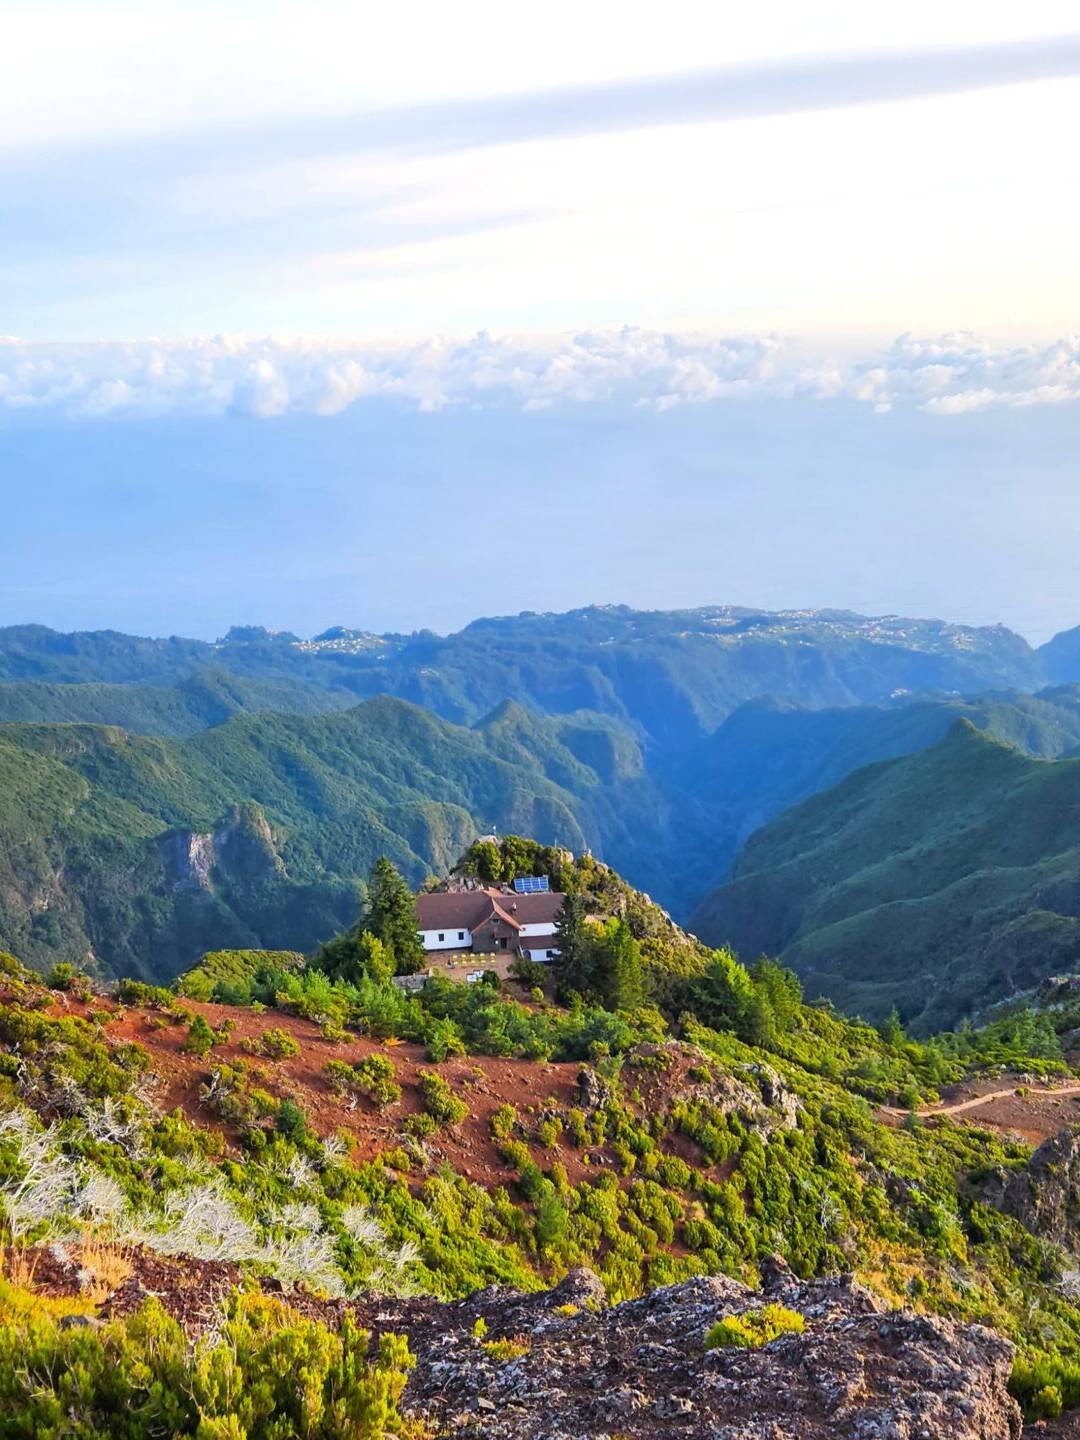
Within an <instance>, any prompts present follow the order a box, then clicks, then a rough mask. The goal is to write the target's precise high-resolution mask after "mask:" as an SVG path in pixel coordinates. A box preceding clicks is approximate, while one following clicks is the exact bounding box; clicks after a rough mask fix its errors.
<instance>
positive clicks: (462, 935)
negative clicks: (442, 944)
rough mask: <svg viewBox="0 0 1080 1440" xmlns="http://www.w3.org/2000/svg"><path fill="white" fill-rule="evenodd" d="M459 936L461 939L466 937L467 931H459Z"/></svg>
mask: <svg viewBox="0 0 1080 1440" xmlns="http://www.w3.org/2000/svg"><path fill="white" fill-rule="evenodd" d="M457 938H458V939H459V940H464V939H465V931H464V930H459V931H458V932H457Z"/></svg>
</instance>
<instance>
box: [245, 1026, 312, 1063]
mask: <svg viewBox="0 0 1080 1440" xmlns="http://www.w3.org/2000/svg"><path fill="white" fill-rule="evenodd" d="M244 1049H245V1050H247V1051H248V1052H249V1054H252V1055H262V1056H265V1057H266V1058H267V1059H268V1060H287V1059H289V1058H290V1057H291V1056H293V1055H299V1054H300V1042H299V1041H298V1040H297V1039H296V1037H295V1036H294V1035H290V1034H289V1032H288V1030H283V1029H281V1028H280V1026H273V1027H271V1028H270V1029H269V1030H264V1031H263V1032H262V1034H261V1035H257V1036H255V1037H254V1038H253V1039H249V1040H245V1041H244Z"/></svg>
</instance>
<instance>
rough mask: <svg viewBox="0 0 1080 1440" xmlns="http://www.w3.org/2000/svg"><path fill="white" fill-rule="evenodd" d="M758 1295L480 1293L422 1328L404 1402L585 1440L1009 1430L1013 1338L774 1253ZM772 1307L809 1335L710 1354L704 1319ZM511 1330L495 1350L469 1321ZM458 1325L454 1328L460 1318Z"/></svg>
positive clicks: (494, 1433) (736, 1291) (464, 1427)
mask: <svg viewBox="0 0 1080 1440" xmlns="http://www.w3.org/2000/svg"><path fill="white" fill-rule="evenodd" d="M765 1278H766V1290H765V1293H764V1295H762V1294H760V1293H755V1292H753V1291H750V1290H748V1289H747V1288H746V1287H745V1286H743V1285H740V1284H739V1283H737V1282H736V1281H733V1280H728V1279H723V1278H698V1279H695V1280H689V1281H686V1282H684V1283H683V1284H680V1285H673V1286H669V1287H667V1288H665V1289H661V1290H656V1291H654V1292H653V1293H652V1294H650V1295H647V1296H645V1297H644V1298H642V1299H640V1300H632V1301H628V1302H626V1303H624V1304H621V1305H616V1306H614V1307H611V1308H607V1307H605V1306H604V1305H603V1302H602V1293H601V1291H600V1289H599V1285H598V1282H596V1281H595V1278H594V1277H591V1276H590V1275H588V1272H575V1274H574V1275H572V1276H570V1277H568V1278H567V1280H566V1281H564V1282H563V1285H562V1286H560V1287H557V1288H556V1289H555V1290H554V1291H551V1292H549V1293H548V1294H546V1295H537V1296H521V1295H514V1294H513V1293H512V1292H509V1293H508V1292H506V1291H504V1290H500V1289H494V1290H488V1291H481V1292H480V1293H479V1294H477V1295H475V1296H472V1297H471V1298H470V1299H469V1300H467V1301H462V1302H460V1303H459V1304H457V1305H452V1306H447V1307H445V1310H444V1324H443V1328H442V1330H441V1333H438V1334H436V1335H434V1336H433V1337H432V1338H431V1340H430V1341H429V1342H428V1343H425V1341H424V1338H423V1337H422V1336H414V1341H413V1343H414V1345H416V1348H417V1350H418V1355H419V1364H418V1365H417V1368H416V1370H415V1372H414V1374H413V1377H412V1379H411V1380H410V1382H409V1386H408V1390H407V1391H406V1403H407V1405H408V1408H410V1409H412V1410H414V1411H419V1412H420V1413H421V1414H422V1415H424V1416H425V1417H426V1418H428V1419H429V1420H431V1421H432V1422H434V1424H435V1426H436V1429H437V1430H438V1433H440V1434H443V1435H447V1436H462V1437H474V1436H475V1437H481V1436H482V1437H483V1440H540V1437H544V1440H589V1437H597V1440H599V1437H602V1436H612V1435H620V1436H626V1437H639V1436H640V1437H645V1436H649V1437H652V1436H657V1435H673V1436H675V1435H678V1436H683V1437H686V1440H706V1437H708V1440H826V1437H828V1440H886V1437H888V1440H945V1437H948V1440H1015V1437H1017V1436H1019V1434H1020V1430H1021V1421H1020V1412H1019V1409H1018V1408H1017V1405H1016V1403H1015V1401H1013V1400H1012V1399H1011V1397H1010V1396H1009V1394H1008V1391H1007V1389H1006V1385H1007V1381H1008V1378H1009V1371H1010V1367H1011V1363H1012V1354H1013V1349H1012V1346H1011V1345H1010V1344H1009V1343H1008V1342H1007V1341H1005V1340H1003V1339H1002V1338H1001V1337H1000V1336H998V1335H996V1334H994V1333H993V1332H992V1331H989V1330H985V1329H983V1328H982V1327H980V1326H962V1325H955V1324H952V1323H950V1322H948V1321H945V1320H939V1319H936V1318H928V1317H925V1316H919V1315H914V1314H910V1313H906V1312H905V1313H898V1314H895V1313H894V1314H886V1313H882V1312H881V1311H880V1309H879V1307H878V1302H877V1301H875V1299H874V1298H873V1297H872V1296H871V1295H870V1293H869V1292H868V1291H866V1290H863V1289H862V1288H861V1287H860V1286H858V1285H856V1284H854V1283H853V1282H852V1281H851V1280H850V1279H838V1280H827V1281H818V1282H815V1283H810V1284H804V1283H801V1282H799V1281H797V1280H796V1279H795V1278H794V1277H793V1276H792V1275H791V1272H790V1271H789V1270H788V1269H787V1267H786V1266H784V1265H783V1263H782V1262H777V1263H775V1264H773V1265H772V1266H771V1267H769V1266H767V1267H766V1277H765ZM763 1301H776V1302H778V1303H781V1304H783V1305H785V1306H788V1307H789V1308H791V1309H794V1310H797V1311H798V1312H799V1313H800V1314H801V1315H803V1316H804V1317H805V1321H806V1328H805V1331H804V1333H802V1334H801V1335H800V1334H791V1335H785V1336H782V1337H781V1338H780V1339H778V1340H775V1341H773V1342H772V1343H771V1344H769V1345H767V1346H764V1347H763V1348H761V1349H757V1350H753V1349H725V1348H719V1349H713V1350H706V1349H705V1346H704V1338H705V1334H706V1331H707V1330H708V1329H709V1327H710V1326H711V1325H713V1324H715V1322H716V1321H717V1320H719V1319H721V1318H722V1317H724V1316H727V1315H738V1314H740V1313H743V1312H745V1311H748V1310H753V1309H756V1308H758V1307H760V1306H761V1304H762V1303H763ZM477 1318H482V1319H484V1320H485V1322H486V1324H487V1327H488V1330H487V1335H488V1336H489V1337H494V1338H499V1337H507V1338H509V1337H513V1338H515V1339H516V1340H518V1342H519V1344H520V1346H521V1347H522V1351H523V1353H521V1354H520V1355H518V1356H517V1357H516V1358H512V1359H500V1358H499V1356H498V1355H497V1354H493V1353H492V1351H491V1350H490V1349H487V1348H485V1344H484V1342H482V1341H479V1340H477V1339H476V1338H474V1336H473V1335H472V1332H471V1328H468V1327H469V1324H470V1322H473V1321H474V1320H475V1319H477ZM455 1321H456V1323H455Z"/></svg>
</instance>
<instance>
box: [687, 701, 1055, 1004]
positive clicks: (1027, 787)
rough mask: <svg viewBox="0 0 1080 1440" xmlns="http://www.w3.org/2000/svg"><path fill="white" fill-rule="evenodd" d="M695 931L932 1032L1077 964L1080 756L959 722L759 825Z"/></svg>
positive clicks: (822, 990) (841, 998) (823, 990)
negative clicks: (1035, 751)
mask: <svg viewBox="0 0 1080 1440" xmlns="http://www.w3.org/2000/svg"><path fill="white" fill-rule="evenodd" d="M693 925H694V928H695V929H696V930H697V931H698V932H699V933H700V934H701V935H702V936H703V937H704V938H705V939H706V940H707V941H708V942H709V943H711V944H721V943H730V944H732V945H734V946H735V947H736V948H737V949H738V950H739V952H740V953H741V954H743V955H745V956H750V957H752V956H754V955H756V954H758V953H760V952H766V953H768V954H772V955H778V956H782V957H783V959H784V960H785V961H786V962H787V963H789V964H790V965H792V966H793V968H794V969H795V970H796V971H797V972H798V974H799V975H800V976H801V977H802V979H803V982H804V984H805V985H806V987H807V989H808V991H809V992H810V993H812V994H823V995H828V996H831V997H833V998H834V999H835V1000H836V1001H837V1002H838V1003H840V1004H842V1005H843V1006H844V1007H845V1008H847V1009H849V1010H856V1011H859V1012H861V1013H864V1014H867V1015H870V1016H882V1015H884V1014H886V1013H887V1012H888V1011H889V1009H890V1008H891V1007H892V1006H894V1005H895V1006H896V1007H897V1008H898V1010H899V1011H900V1013H901V1015H902V1016H904V1017H906V1018H907V1019H908V1020H909V1021H910V1022H911V1023H913V1024H915V1025H917V1026H919V1027H921V1028H922V1029H926V1028H928V1027H934V1026H937V1025H941V1024H947V1023H950V1022H954V1021H955V1020H957V1019H958V1018H960V1017H961V1016H963V1015H964V1014H966V1013H969V1012H970V1011H972V1010H977V1009H979V1008H980V1007H983V1006H986V1005H988V1004H991V1003H993V1002H995V1001H998V1000H1001V999H1003V998H1005V997H1007V996H1009V995H1012V994H1014V993H1016V992H1018V991H1022V990H1025V989H1029V988H1031V987H1032V986H1034V985H1036V984H1038V983H1039V981H1041V980H1042V979H1044V978H1045V977H1046V976H1048V975H1052V974H1054V973H1055V972H1058V971H1068V970H1071V969H1075V968H1077V966H1078V964H1080V760H1075V759H1064V760H1058V761H1053V762H1047V761H1039V760H1033V759H1031V758H1029V757H1028V756H1026V755H1024V754H1022V753H1021V752H1020V751H1019V750H1017V749H1015V748H1012V747H1010V746H1008V745H1006V744H1004V743H1002V742H1000V741H996V740H994V739H992V738H990V737H989V736H988V735H986V734H985V733H983V732H980V731H979V730H977V729H976V728H975V727H974V725H972V724H971V722H970V721H968V720H966V719H961V720H958V721H957V722H956V723H955V724H954V726H953V727H952V729H951V730H950V732H949V734H948V735H947V736H946V738H945V739H944V740H942V741H940V742H939V743H938V744H937V745H934V746H932V747H930V748H929V749H926V750H922V751H919V752H917V753H915V754H912V755H909V756H906V757H902V758H900V759H896V760H891V761H887V762H884V763H881V764H877V765H871V766H868V767H866V768H864V769H861V770H858V771H856V772H855V773H854V774H853V775H850V776H849V777H848V778H847V779H846V780H844V781H843V782H842V783H841V784H839V785H838V786H836V787H835V788H834V789H832V790H829V791H827V792H825V793H824V794H820V795H816V796H814V797H813V798H811V799H809V800H807V801H805V802H804V803H803V804H801V805H799V806H797V807H796V808H794V809H793V810H790V811H788V812H787V813H786V814H784V815H782V816H780V817H779V818H778V819H776V820H774V821H773V822H771V823H770V824H769V825H766V826H765V827H764V828H763V829H762V830H760V831H758V833H757V834H755V835H754V836H753V837H752V838H751V840H750V841H749V842H748V843H747V845H746V847H745V849H744V850H743V852H742V853H741V855H740V856H739V859H738V861H737V863H736V866H735V869H734V872H733V874H732V877H731V880H730V881H729V882H728V883H727V884H726V885H724V886H722V887H721V888H720V889H719V890H717V891H716V892H715V893H714V894H712V895H711V896H710V897H709V898H708V899H707V900H706V901H705V902H704V904H703V905H702V906H701V907H700V909H699V910H698V912H697V914H696V915H695V917H694V920H693Z"/></svg>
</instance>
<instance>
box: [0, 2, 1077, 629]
mask: <svg viewBox="0 0 1080 1440" xmlns="http://www.w3.org/2000/svg"><path fill="white" fill-rule="evenodd" d="M383 10H385V12H386V13H376V12H375V11H373V10H372V8H371V7H358V6H356V5H355V4H351V3H349V4H346V3H344V0H313V3H311V4H305V5H300V4H297V3H282V0H278V3H274V0H267V3H263V4H260V5H257V6H256V5H253V4H248V3H244V0H225V3H216V4H213V5H211V4H209V3H202V0H195V3H192V0H185V3H183V4H181V3H179V0H159V3H156V4H155V5H153V6H149V7H147V6H134V5H131V4H119V3H115V0H94V3H73V0H67V3H55V0H38V3H37V4H35V5H34V6H32V7H31V6H24V7H19V6H16V7H15V8H14V9H12V10H10V11H9V12H6V14H5V45H4V47H3V51H2V52H0V337H2V336H3V335H4V334H6V336H7V337H8V338H6V339H2V338H0V494H2V498H3V502H4V505H3V523H4V528H5V531H6V534H5V540H6V542H7V543H6V545H5V566H4V568H3V572H2V574H0V623H3V622H5V621H14V620H29V619H39V620H43V621H45V622H47V623H52V624H55V625H58V626H61V627H64V628H68V627H75V626H86V625H100V624H111V625H115V626H117V627H119V628H131V629H141V630H154V631H160V630H165V631H176V632H185V631H186V632H188V633H195V634H206V635H213V634H216V633H218V632H219V631H220V630H221V629H223V628H224V627H225V626H227V625H228V624H230V623H233V622H236V621H240V620H252V621H265V622H266V623H272V624H277V625H281V626H286V627H288V628H293V629H297V630H302V631H309V632H310V631H312V630H315V629H318V628H321V627H322V626H324V625H326V624H330V623H335V622H342V623H347V624H361V625H370V626H373V627H375V628H393V627H398V628H411V627H412V626H415V625H424V624H428V625H432V626H434V627H436V628H446V627H448V626H451V625H456V624H459V623H461V622H463V621H465V620H467V619H468V618H470V617H471V616H472V615H474V614H477V613H481V612H484V611H487V612H490V611H492V610H503V611H505V610H514V609H518V608H560V607H563V606H566V605H573V604H578V603H583V602H586V601H589V600H593V599H596V600H626V601H630V602H633V603H640V604H651V605H658V606H663V605H666V604H684V603H691V602H695V601H700V602H701V603H706V602H717V601H732V602H736V601H737V602H742V603H750V604H762V605H793V604H834V605H850V606H852V607H854V608H859V609H866V610H905V611H908V612H911V613H914V614H945V615H948V616H949V617H954V618H958V619H966V620H988V621H990V620H996V619H1002V620H1005V621H1007V622H1008V623H1011V624H1013V625H1015V626H1017V627H1018V628H1020V629H1022V630H1024V631H1025V632H1027V633H1029V634H1032V635H1034V636H1037V637H1042V636H1045V635H1046V634H1048V633H1050V632H1051V631H1052V630H1054V629H1056V628H1059V627H1061V626H1064V625H1067V624H1071V623H1074V622H1075V621H1077V620H1080V593H1078V590H1080V586H1077V584H1076V582H1075V579H1074V576H1073V571H1074V569H1075V567H1074V566H1072V565H1071V564H1070V556H1071V555H1072V554H1074V553H1075V551H1076V542H1077V540H1078V539H1080V535H1078V532H1077V526H1076V520H1077V518H1078V517H1077V507H1076V502H1075V501H1074V500H1073V498H1072V497H1073V494H1074V492H1076V490H1077V481H1078V479H1080V476H1077V473H1076V462H1075V458H1074V457H1075V456H1076V454H1077V453H1078V447H1077V443H1076V442H1077V439H1078V438H1080V437H1078V434H1077V429H1078V426H1077V417H1078V416H1080V342H1078V340H1077V338H1076V333H1075V332H1077V331H1078V330H1080V266H1077V264H1076V259H1075V236H1076V235H1077V234H1078V233H1080V184H1078V183H1077V181H1078V179H1080V176H1078V175H1077V173H1076V172H1077V170H1078V169H1080V160H1078V159H1077V152H1076V147H1075V145H1074V144H1072V142H1071V135H1072V131H1073V129H1074V128H1075V116H1076V114H1077V113H1078V111H1080V104H1078V102H1080V36H1078V35H1077V34H1076V33H1071V32H1075V31H1076V29H1077V26H1076V19H1075V10H1074V7H1073V6H1072V5H1071V4H1066V3H1060V0H1031V3H1029V4H1027V5H1025V6H1024V7H1017V6H1016V5H1015V4H1014V3H1011V0H1010V3H1001V0H984V3H980V4H976V3H974V0H955V3H952V4H950V5H948V6H941V5H940V4H939V3H933V4H931V3H928V0H909V3H908V4H907V5H905V6H904V7H885V6H867V5H865V3H859V4H856V3H852V0H822V3H818V4H814V5H810V6H808V5H806V4H804V3H796V0H763V3H762V4H760V5H757V6H755V7H752V8H751V7H727V6H725V7H718V6H716V5H715V4H714V3H704V0H672V3H671V4H669V5H667V6H665V7H664V11H663V18H662V23H661V22H659V21H658V12H657V10H656V7H655V5H654V4H651V3H650V4H643V3H637V0H623V3H621V4H615V3H611V0H592V3H590V5H589V6H584V7H583V6H581V5H580V3H575V4H570V3H567V0H552V3H550V4H549V5H548V6H545V7H544V13H543V23H542V24H541V23H539V21H538V19H537V17H533V19H534V20H536V23H534V24H532V26H531V28H529V29H528V30H527V32H523V16H522V12H520V10H518V9H516V8H515V7H507V6H505V5H501V4H494V3H488V0H463V3H462V4H461V5H458V6H454V7H448V6H445V5H438V4H435V3H431V0H400V3H399V4H398V5H396V6H394V7H392V9H391V7H383ZM744 12H745V13H744ZM523 496H525V497H527V499H526V500H525V501H524V512H523V500H522V497H523ZM523 513H525V514H526V515H527V517H528V518H527V522H525V521H523V519H522V515H523ZM506 537H509V545H508V546H506V549H505V551H504V552H503V553H504V554H505V555H506V559H505V560H504V562H503V563H502V564H501V565H499V566H495V565H494V564H493V563H492V561H491V560H490V558H489V557H490V555H491V553H492V551H493V550H494V549H495V548H496V547H497V546H500V545H506Z"/></svg>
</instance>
